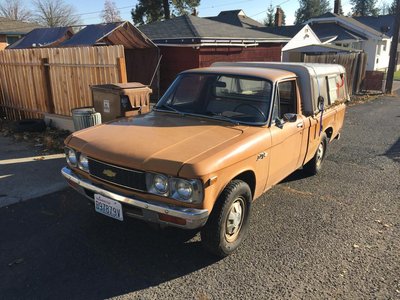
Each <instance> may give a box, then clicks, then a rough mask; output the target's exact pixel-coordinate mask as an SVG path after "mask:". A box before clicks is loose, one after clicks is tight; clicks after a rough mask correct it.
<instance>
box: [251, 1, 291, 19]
mask: <svg viewBox="0 0 400 300" xmlns="http://www.w3.org/2000/svg"><path fill="white" fill-rule="evenodd" d="M289 1H290V0H286V1H283V2H281V3H279V4H277V5H275V6H274V8H276V7H278V6H281V5H282V4H285V3H286V2H289ZM267 11H268V9H266V10H263V11H261V12H259V13H256V14H255V15H251V16H250V18H252V17H255V16H258V15H261V14H263V13H266V12H267Z"/></svg>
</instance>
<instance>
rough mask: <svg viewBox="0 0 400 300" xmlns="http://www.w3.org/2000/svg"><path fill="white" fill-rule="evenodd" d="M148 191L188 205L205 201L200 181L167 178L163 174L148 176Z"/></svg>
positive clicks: (149, 174)
mask: <svg viewBox="0 0 400 300" xmlns="http://www.w3.org/2000/svg"><path fill="white" fill-rule="evenodd" d="M146 185H147V191H148V192H149V193H152V194H156V195H161V196H165V197H171V198H173V199H175V200H179V201H183V202H188V203H201V201H203V186H202V184H201V181H200V180H197V179H193V180H186V179H182V178H174V177H167V176H165V175H163V174H155V173H147V174H146Z"/></svg>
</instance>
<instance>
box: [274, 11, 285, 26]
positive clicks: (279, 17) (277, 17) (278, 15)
mask: <svg viewBox="0 0 400 300" xmlns="http://www.w3.org/2000/svg"><path fill="white" fill-rule="evenodd" d="M282 22H283V10H282V8H280V7H279V6H278V7H277V8H276V13H275V26H282Z"/></svg>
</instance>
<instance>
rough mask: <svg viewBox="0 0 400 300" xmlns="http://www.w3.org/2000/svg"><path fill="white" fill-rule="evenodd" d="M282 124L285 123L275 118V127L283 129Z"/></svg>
mask: <svg viewBox="0 0 400 300" xmlns="http://www.w3.org/2000/svg"><path fill="white" fill-rule="evenodd" d="M283 124H285V121H284V120H283V119H280V118H276V119H275V125H276V127H278V128H280V129H282V128H283Z"/></svg>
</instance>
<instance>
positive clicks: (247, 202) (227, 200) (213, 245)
mask: <svg viewBox="0 0 400 300" xmlns="http://www.w3.org/2000/svg"><path fill="white" fill-rule="evenodd" d="M251 201H252V195H251V190H250V188H249V186H248V184H247V183H245V182H243V181H241V180H233V181H231V182H230V183H229V184H228V185H227V187H226V188H225V189H224V190H223V192H222V193H221V195H220V196H219V198H218V200H217V202H216V203H215V207H214V208H213V210H212V212H211V215H210V217H209V219H208V221H207V223H206V225H205V226H204V227H203V229H202V230H201V232H200V235H201V242H202V244H203V246H204V248H205V249H206V250H207V251H209V252H211V253H213V254H215V255H217V256H219V257H225V256H228V255H230V254H231V253H232V252H234V251H235V250H236V249H237V248H238V247H239V245H240V244H241V243H242V241H243V240H244V238H245V237H246V234H247V231H248V227H249V220H250V213H251ZM239 207H240V209H241V213H240V212H239V210H240V209H239ZM232 217H233V218H234V219H235V220H233V219H232ZM238 219H240V220H239V223H237V222H238ZM228 222H229V223H230V224H229V225H230V226H228ZM228 231H231V232H228Z"/></svg>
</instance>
